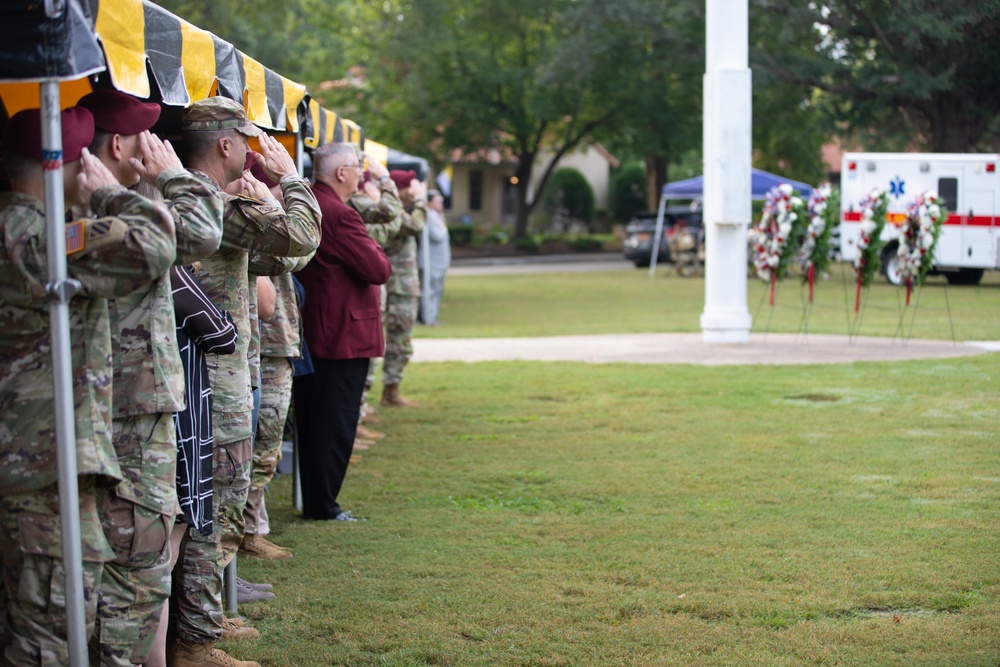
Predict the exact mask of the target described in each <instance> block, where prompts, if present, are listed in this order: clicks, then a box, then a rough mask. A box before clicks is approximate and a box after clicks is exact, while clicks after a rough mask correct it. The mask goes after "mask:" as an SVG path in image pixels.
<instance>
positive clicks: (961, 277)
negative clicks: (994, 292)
mask: <svg viewBox="0 0 1000 667" xmlns="http://www.w3.org/2000/svg"><path fill="white" fill-rule="evenodd" d="M944 277H945V278H946V279H947V280H948V284H949V285H978V284H979V281H980V280H982V279H983V270H982V269H959V270H958V271H948V272H947V273H945V274H944Z"/></svg>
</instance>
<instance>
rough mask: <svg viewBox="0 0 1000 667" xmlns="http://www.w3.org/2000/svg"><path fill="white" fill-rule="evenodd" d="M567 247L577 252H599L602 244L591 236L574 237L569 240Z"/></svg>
mask: <svg viewBox="0 0 1000 667" xmlns="http://www.w3.org/2000/svg"><path fill="white" fill-rule="evenodd" d="M569 246H570V247H571V248H572V249H573V250H576V251H577V252H596V251H598V250H601V248H603V247H604V244H603V243H602V242H601V240H600V239H598V238H594V237H593V236H576V237H574V238H571V239H569Z"/></svg>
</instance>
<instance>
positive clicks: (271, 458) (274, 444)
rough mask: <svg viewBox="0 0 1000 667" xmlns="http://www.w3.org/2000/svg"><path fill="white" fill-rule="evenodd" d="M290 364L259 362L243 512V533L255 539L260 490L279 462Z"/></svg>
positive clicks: (259, 519) (259, 516)
mask: <svg viewBox="0 0 1000 667" xmlns="http://www.w3.org/2000/svg"><path fill="white" fill-rule="evenodd" d="M294 370H295V369H294V368H292V362H291V361H289V360H288V358H286V357H261V358H260V388H261V399H260V418H259V420H258V422H257V437H256V438H254V441H253V470H252V473H251V476H250V491H249V493H248V494H247V505H246V509H245V510H244V511H243V518H244V520H245V521H246V533H247V534H250V535H256V534H257V533H260V532H261V525H262V523H263V516H262V509H263V505H264V487H265V486H267V485H268V484H270V483H271V480H272V479H273V478H274V471H275V470H277V469H278V462H279V461H281V440H282V435H283V433H284V431H285V419H286V418H287V417H288V405H289V403H291V400H292V373H293V372H294Z"/></svg>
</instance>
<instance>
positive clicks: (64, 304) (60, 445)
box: [39, 80, 97, 667]
mask: <svg viewBox="0 0 1000 667" xmlns="http://www.w3.org/2000/svg"><path fill="white" fill-rule="evenodd" d="M39 92H40V96H41V104H42V169H43V174H44V179H45V229H46V237H47V243H46V245H47V248H46V253H47V255H46V256H47V260H48V277H49V282H48V284H47V285H46V289H47V291H48V295H49V325H50V331H51V333H50V336H51V341H52V386H53V388H54V391H53V397H54V400H55V412H56V414H55V417H56V457H57V461H58V468H59V519H60V523H61V526H62V557H63V569H64V572H65V575H66V581H65V587H66V641H67V643H68V645H69V656H70V665H71V666H72V667H87V661H88V660H87V635H86V618H85V615H84V605H83V548H82V545H81V538H80V489H79V486H78V480H77V468H76V423H75V422H74V415H73V369H72V356H71V351H70V340H69V338H70V337H69V300H70V299H71V298H72V297H73V295H74V294H76V293H77V291H79V289H80V283H79V282H77V281H76V280H70V279H68V278H67V275H66V222H65V220H64V218H63V216H64V211H65V208H64V199H63V168H62V166H63V162H62V157H63V152H62V117H61V115H60V112H61V108H60V104H59V82H58V81H54V80H47V81H42V82H41V84H40V91H39ZM91 594H92V595H96V594H97V592H96V591H92V592H91Z"/></svg>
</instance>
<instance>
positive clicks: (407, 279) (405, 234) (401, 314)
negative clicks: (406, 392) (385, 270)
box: [382, 200, 427, 385]
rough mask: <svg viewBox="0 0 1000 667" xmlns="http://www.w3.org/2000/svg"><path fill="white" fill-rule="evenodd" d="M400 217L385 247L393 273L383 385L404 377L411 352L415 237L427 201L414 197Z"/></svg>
mask: <svg viewBox="0 0 1000 667" xmlns="http://www.w3.org/2000/svg"><path fill="white" fill-rule="evenodd" d="M400 217H401V218H402V219H403V221H402V226H401V228H400V232H399V235H397V236H396V238H394V239H393V240H392V241H390V242H389V246H388V247H387V248H386V250H385V254H386V255H388V257H389V262H390V263H391V264H392V276H390V277H389V282H388V283H386V291H387V292H388V296H387V299H386V316H385V357H384V358H383V360H382V384H383V385H397V384H399V383H400V382H402V381H403V369H404V368H406V364H407V363H408V362H409V361H410V356H411V355H412V354H413V345H412V343H411V342H410V336H411V334H412V333H413V325H414V324H415V323H416V321H417V311H418V310H419V308H420V273H419V272H418V270H417V237H418V236H420V232H422V231H423V229H424V225H425V224H426V223H427V203H426V202H425V201H423V200H419V201H417V202H416V204H415V205H414V207H413V210H412V211H411V212H406V211H404V212H403V213H401V214H400Z"/></svg>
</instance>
